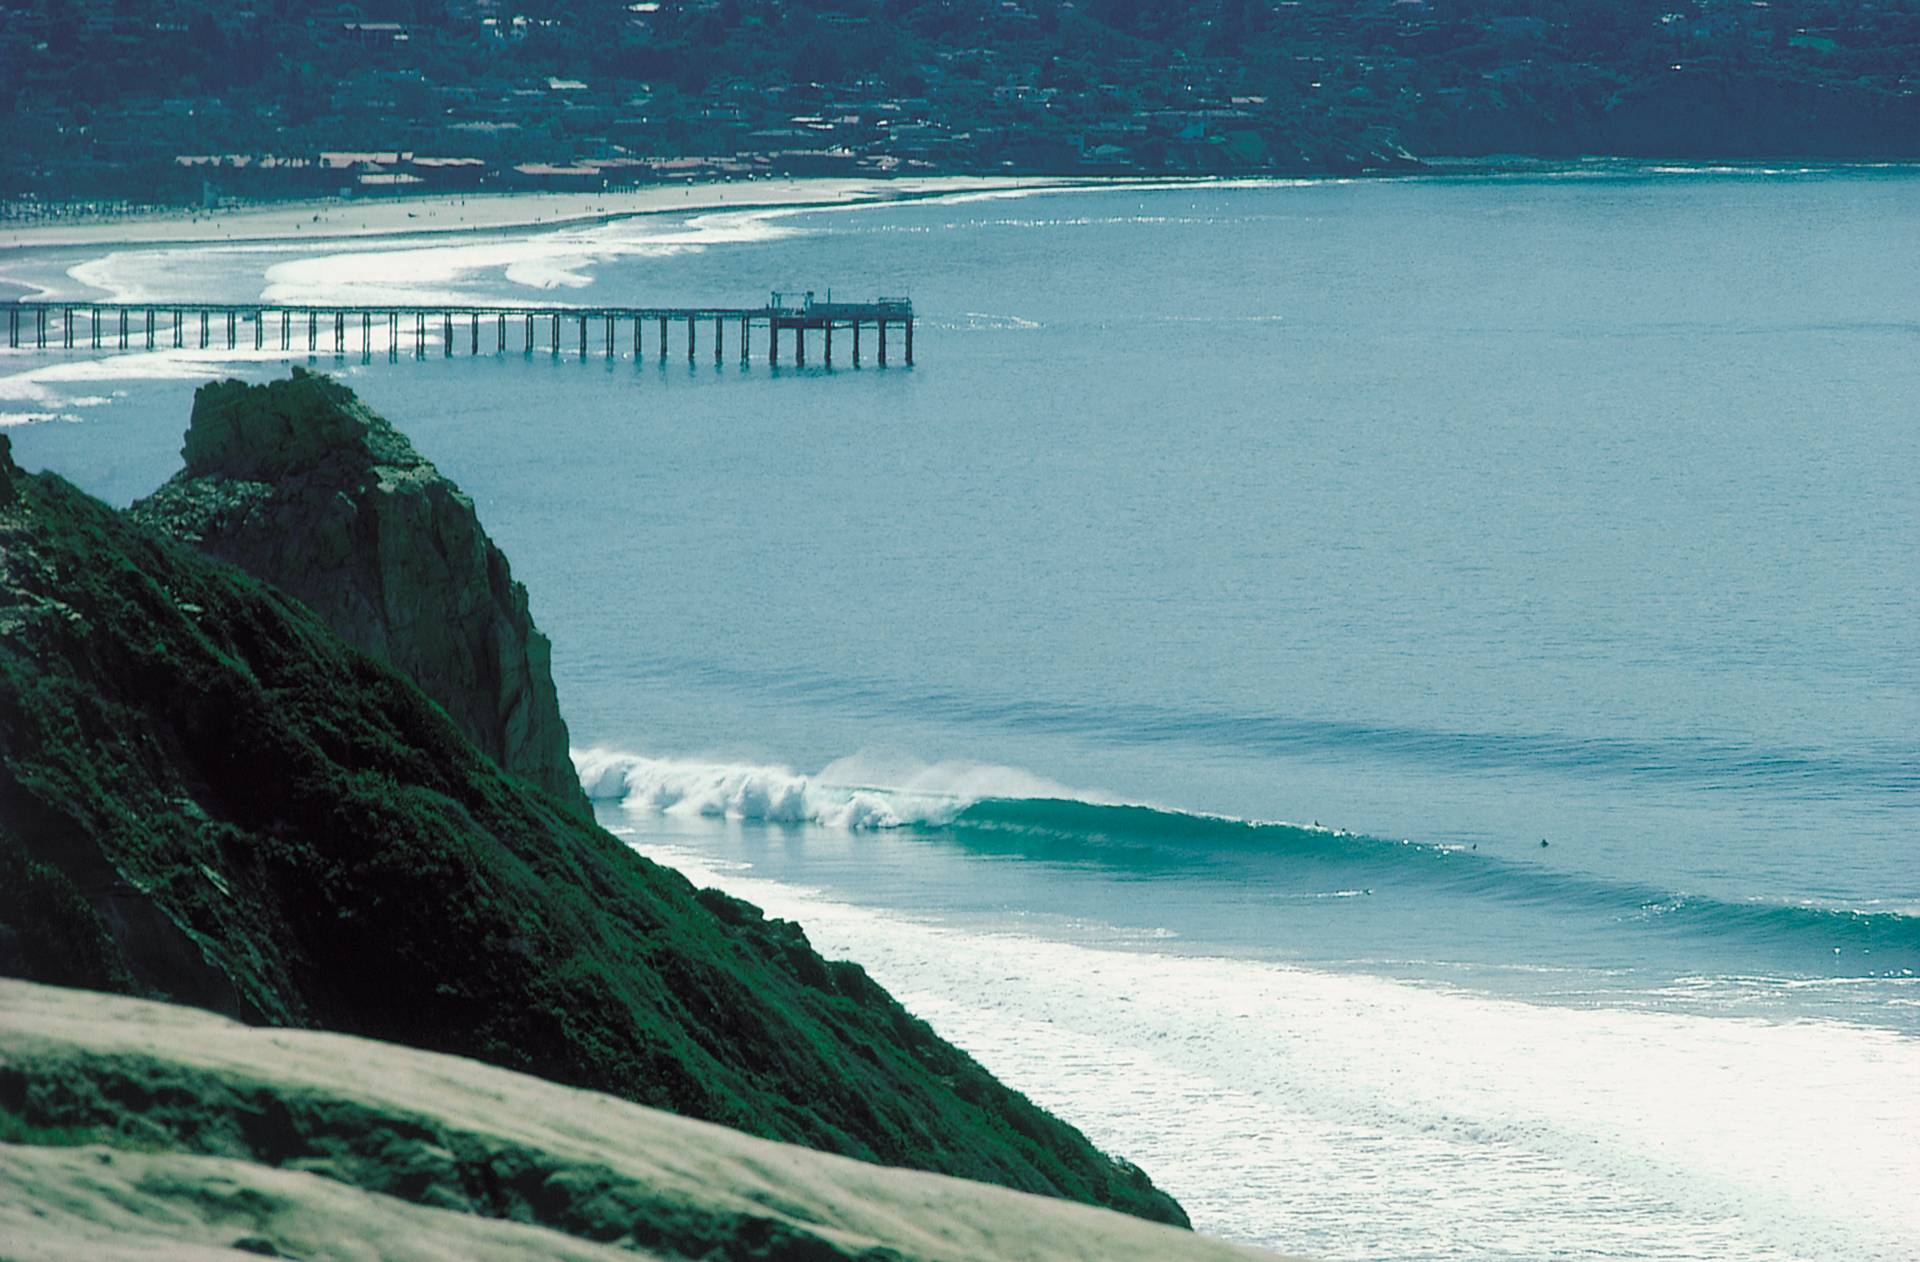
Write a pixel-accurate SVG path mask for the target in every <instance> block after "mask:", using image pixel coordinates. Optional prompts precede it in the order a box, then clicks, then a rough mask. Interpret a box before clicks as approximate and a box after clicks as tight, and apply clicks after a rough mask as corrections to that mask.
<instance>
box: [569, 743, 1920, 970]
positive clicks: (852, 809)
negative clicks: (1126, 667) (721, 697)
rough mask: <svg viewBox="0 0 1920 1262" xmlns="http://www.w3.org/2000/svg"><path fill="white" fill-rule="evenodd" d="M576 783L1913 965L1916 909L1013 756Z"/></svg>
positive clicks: (657, 768)
mask: <svg viewBox="0 0 1920 1262" xmlns="http://www.w3.org/2000/svg"><path fill="white" fill-rule="evenodd" d="M574 763H575V765H576V767H577V768H578V770H579V772H580V779H581V783H582V784H583V785H584V786H585V788H586V791H587V795H588V796H589V797H591V798H594V799H596V800H599V801H606V802H619V803H622V804H623V805H624V806H625V807H626V808H627V809H629V810H635V811H643V812H650V813H659V814H668V815H691V816H705V817H713V818H728V819H741V820H752V821H760V822H764V823H772V824H787V825H800V824H812V825H819V826H824V827H829V828H845V829H853V830H865V831H882V830H897V829H910V830H921V831H929V832H931V831H936V830H938V831H945V832H949V833H952V834H954V835H957V836H961V837H963V838H966V839H969V840H973V841H983V842H991V843H992V844H994V845H995V846H997V847H1003V848H1008V849H1011V850H1012V851H1013V852H1014V853H1016V854H1019V853H1023V852H1031V853H1033V854H1035V855H1040V854H1046V855H1049V856H1056V857H1057V856H1059V855H1061V854H1062V853H1071V854H1074V855H1076V856H1077V857H1082V858H1087V859H1092V860H1105V861H1108V862H1113V863H1124V864H1126V865H1128V866H1140V867H1146V868H1152V867H1153V866H1155V865H1156V864H1157V863H1159V862H1164V861H1166V860H1165V859H1161V858H1157V857H1156V856H1166V857H1167V858H1179V857H1191V856H1192V855H1194V854H1195V853H1196V852H1200V851H1208V852H1213V853H1228V852H1239V853H1242V854H1244V853H1247V852H1256V853H1257V854H1258V855H1260V856H1261V857H1262V858H1264V859H1271V860H1277V861H1279V862H1280V863H1282V864H1283V865H1284V866H1283V869H1281V870H1283V871H1284V872H1285V873H1286V874H1289V875H1291V876H1294V877H1298V878H1301V879H1308V880H1311V881H1312V882H1313V883H1314V884H1315V886H1316V887H1317V888H1322V889H1326V888H1335V889H1356V890H1362V891H1371V890H1372V889H1373V888H1376V887H1378V888H1381V889H1387V888H1395V887H1399V888H1412V889H1415V890H1420V891H1425V892H1430V893H1448V894H1453V895H1460V896H1465V897H1468V898H1471V899H1475V900H1479V901H1483V902H1492V903H1496V904H1497V903H1507V904H1513V905H1529V906H1535V907H1540V906H1546V907H1564V908H1566V909H1568V910H1569V911H1573V910H1578V911H1580V912H1582V913H1586V914H1588V915H1594V914H1597V915H1599V916H1602V917H1606V918H1610V919H1612V920H1615V921H1618V922H1621V923H1625V924H1633V925H1636V926H1638V927H1640V928H1642V929H1643V930H1644V931H1646V932H1648V933H1654V934H1663V935H1674V936H1680V937H1694V936H1704V937H1708V938H1714V939H1734V940H1739V941H1745V942H1756V943H1765V944H1768V945H1772V946H1775V947H1786V948H1792V949H1797V950H1798V951H1800V952H1815V951H1820V952H1824V951H1834V952H1842V951H1844V952H1846V953H1847V954H1848V955H1850V956H1851V955H1853V954H1856V953H1858V952H1862V951H1864V952H1869V953H1871V954H1872V955H1873V956H1874V957H1875V959H1876V961H1877V963H1878V964H1879V965H1880V966H1881V967H1898V966H1901V965H1905V966H1907V967H1911V968H1917V969H1920V909H1917V908H1894V907H1885V906H1874V907H1849V906H1833V905H1822V904H1818V903H1811V902H1809V903H1787V902H1774V901H1766V900H1758V899H1756V900H1731V899H1722V898H1715V897H1711V896H1708V895H1701V894H1692V893H1686V892H1683V891H1675V890H1669V889H1662V888H1659V887H1657V886H1653V885H1647V884H1642V883H1638V882H1633V881H1620V880H1609V879H1607V878H1604V877H1600V876H1595V875H1592V874H1589V873H1584V872H1576V871H1567V870H1563V869H1559V868H1553V867H1548V866H1546V865H1544V864H1534V863H1526V862H1520V861H1516V860H1513V859H1508V858H1503V857H1500V856H1497V855H1493V854H1486V853H1481V852H1478V851H1469V850H1466V849H1463V848H1461V847H1459V846H1454V845H1440V844H1434V843H1424V842H1417V841H1405V840H1400V841H1395V840H1390V839H1384V838H1378V837H1369V836H1365V835H1362V834H1357V833H1351V832H1347V831H1344V830H1341V829H1335V828H1326V827H1321V826H1319V825H1302V824H1293V823H1286V822H1283V821H1278V820H1249V819H1238V818H1234V817H1231V816H1223V815H1211V814H1205V813H1201V812H1194V811H1181V810H1173V809H1169V808H1166V807H1162V806H1154V805H1148V804H1144V803H1136V802H1127V801H1124V800H1121V799H1119V798H1115V797H1112V796H1109V795H1104V794H1092V793H1084V792H1080V791H1076V790H1073V789H1070V788H1068V787H1067V786H1065V785H1061V784H1058V783H1055V782H1053V781H1049V780H1046V779H1045V778H1043V777H1040V776H1035V775H1033V774H1032V773H1030V772H1025V771H1021V770H1019V769H1018V768H1014V767H1005V766H995V765H981V764H970V763H937V764H933V765H919V764H912V763H900V762H893V763H888V762H884V761H881V760H877V759H875V758H873V757H871V756H856V757H854V758H847V759H841V760H840V761H838V762H834V763H831V764H829V765H828V766H826V767H824V768H822V769H821V770H820V771H819V772H818V773H815V774H805V773H801V772H797V771H794V770H792V769H791V768H788V767H783V766H774V765H760V764H753V763H731V762H700V761H692V760H682V759H669V758H649V757H644V756H641V755H636V754H628V753H622V752H619V751H616V750H607V749H589V750H579V751H575V753H574Z"/></svg>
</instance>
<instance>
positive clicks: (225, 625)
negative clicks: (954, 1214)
mask: <svg viewBox="0 0 1920 1262" xmlns="http://www.w3.org/2000/svg"><path fill="white" fill-rule="evenodd" d="M8 873H31V874H33V876H32V879H33V880H34V881H35V882H37V885H36V887H35V888H37V889H44V890H47V891H51V893H50V895H49V897H48V898H47V899H45V900H38V899H20V898H13V899H4V898H0V967H4V968H7V969H10V970H12V971H15V972H18V973H21V974H22V975H25V976H29V977H31V978H34V979H36V980H64V981H67V982H75V981H78V982H82V983H84V984H88V985H93V986H97V987H101V988H107V989H122V990H129V991H133V992H136V993H144V994H149V995H155V996H161V997H169V998H173V999H176V1000H181V1001H185V1002H191V1003H195V1004H199V1005H202V1006H206V1007H212V1008H216V1009H220V1010H223V1011H227V1012H231V1013H236V1014H239V1015H241V1016H243V1017H245V1018H247V1019H250V1020H256V1021H264V1022H268V1023H274V1024H287V1025H299V1026H310V1027H324V1028H330V1029H338V1030H344V1031H348V1032H351V1033H356V1034H362V1035H366V1036H370V1037H374V1038H379V1039H385V1040H390V1041H393V1042H398V1043H406V1044H411V1045H414V1046H418V1047H425V1048H429V1049H432V1050H436V1051H446V1052H455V1053H459V1054H462V1055H467V1056H472V1057H477V1058H479V1059H482V1060H486V1061H490V1062H492V1063H494V1064H498V1065H502V1066H506V1067H508V1068H512V1069H517V1070H523V1071H527V1072H531V1073H535V1074H539V1075H541V1076H543V1077H547V1078H550V1079H554V1080H557V1081H561V1082H565V1083H569V1084H573V1085H577V1086H583V1087H590V1088H594V1089H597V1090H603V1091H610V1092H614V1093H616V1094H619V1095H622V1096H625V1097H627V1098H628V1099H632V1100H636V1101H639V1102H641V1103H644V1104H649V1105H655V1106H659V1107H663V1108H667V1109H671V1110H673V1111H675V1112H679V1113H683V1114H687V1115H690V1116H694V1117H699V1118H704V1119H708V1120H711V1121H716V1122H721V1123H724V1124H726V1125H729V1126H733V1127H737V1128H739V1129H741V1130H744V1131H747V1132H750V1133H753V1134H757V1135H764V1136H768V1137H772V1138H777V1139H784V1140H790V1141H793V1142H797V1143H802V1144H807V1145H810V1146H813V1147H816V1148H821V1149H825V1150H828V1151H833V1152H839V1153H845V1154H849V1155H852V1156H857V1157H862V1158H866V1159H869V1160H874V1161H880V1162H885V1163H888V1164H895V1165H905V1166H913V1167H918V1168H920V1169H926V1170H936V1171H940V1172H943V1173H948V1174H955V1175H961V1176H963V1177H969V1178H975V1179H981V1180H985V1181H989V1182H994V1183H1000V1184H1004V1185H1007V1186H1010V1187H1016V1188H1021V1189H1025V1190H1029V1191H1035V1192H1042V1193H1048V1194H1052V1195H1058V1196H1064V1197H1068V1198H1072V1199H1077V1200H1083V1201H1088V1202H1092V1203H1095V1204H1100V1205H1107V1206H1111V1207H1113V1208H1115V1209H1120V1210H1124V1211H1127V1212H1130V1213H1134V1214H1138V1215H1141V1216H1144V1217H1148V1218H1154V1219H1158V1220H1162V1221H1171V1222H1184V1221H1185V1220H1184V1216H1183V1215H1182V1213H1181V1211H1180V1208H1179V1206H1178V1205H1176V1204H1175V1203H1174V1202H1173V1201H1172V1200H1171V1198H1169V1197H1167V1196H1166V1195H1165V1194H1164V1193H1161V1192H1160V1191H1158V1190H1157V1189H1155V1188H1154V1187H1153V1185H1152V1184H1151V1183H1150V1182H1149V1181H1148V1179H1147V1178H1146V1176H1145V1175H1144V1174H1142V1173H1141V1172H1140V1171H1139V1170H1137V1169H1135V1168H1134V1167H1132V1166H1130V1165H1127V1164H1126V1163H1125V1162H1122V1161H1117V1160H1113V1159H1110V1158H1108V1157H1106V1156H1104V1155H1102V1154H1101V1153H1099V1152H1098V1151H1097V1150H1095V1149H1094V1148H1093V1147H1092V1146H1091V1145H1090V1144H1089V1143H1088V1142H1087V1140H1086V1139H1085V1137H1083V1136H1082V1135H1080V1134H1079V1133H1078V1132H1077V1131H1075V1130H1074V1129H1073V1128H1072V1127H1070V1126H1067V1125H1066V1124H1065V1123H1063V1122H1061V1121H1059V1120H1058V1119H1056V1118H1054V1117H1052V1116H1050V1115H1048V1114H1046V1113H1044V1112H1042V1111H1041V1110H1039V1109H1038V1108H1036V1107H1035V1106H1034V1105H1032V1104H1031V1103H1030V1102H1028V1101H1027V1100H1026V1099H1025V1098H1024V1097H1022V1096H1020V1095H1018V1094H1017V1093H1015V1092H1012V1091H1010V1090H1008V1089H1007V1088H1006V1087H1004V1086H1002V1085H1001V1084H1000V1083H998V1082H997V1081H995V1080H994V1079H993V1078H992V1077H991V1076H990V1075H988V1074H987V1073H986V1071H985V1070H983V1069H982V1068H981V1067H980V1066H979V1065H977V1064H976V1063H975V1062H974V1061H973V1060H972V1059H971V1058H969V1057H968V1056H966V1055H965V1054H964V1053H963V1052H960V1051H959V1050H958V1049H956V1048H954V1047H952V1046H950V1045H948V1044H947V1043H945V1042H943V1041H942V1040H941V1039H940V1038H939V1037H938V1036H937V1035H936V1034H935V1033H934V1032H933V1031H932V1030H931V1029H930V1028H929V1027H928V1026H927V1025H926V1024H925V1023H923V1022H921V1021H918V1020H916V1019H915V1018H914V1017H912V1016H911V1015H910V1014H909V1013H907V1012H906V1011H905V1010H904V1009H903V1008H901V1007H900V1005H899V1004H897V1003H896V1002H894V1001H893V999H892V998H891V997H890V996H888V995H887V994H886V992H885V991H883V990H882V989H881V988H880V987H879V986H878V985H876V984H875V983H874V982H872V981H871V980H870V979H869V978H868V977H867V976H866V974H865V973H864V972H863V971H862V970H861V969H860V968H858V967H857V966H855V965H852V964H845V963H828V962H826V961H824V960H822V959H821V958H820V957H819V956H818V955H816V954H815V953H814V952H813V950H812V949H811V947H810V946H809V945H808V944H807V941H806V938H805V936H804V934H802V932H801V931H800V930H799V928H798V927H796V926H794V925H791V924H787V923H784V922H781V921H770V920H767V919H765V918H764V917H762V916H761V914H760V913H759V912H758V910H756V909H755V908H753V907H751V906H749V905H747V904H745V903H741V902H739V901H737V900H735V899H731V898H728V897H726V896H724V895H721V894H718V893H715V892H713V891H696V890H695V889H694V888H693V886H692V885H691V884H690V883H689V882H687V881H686V880H685V878H683V877H681V876H680V875H679V874H677V873H675V872H672V871H670V870H668V869H665V868H662V867H660V866H658V865H656V864H653V863H650V862H648V861H647V860H645V859H643V858H641V857H639V856H638V855H636V854H634V853H633V852H632V851H631V850H630V849H628V848H627V847H626V846H624V845H622V844H621V843H620V842H619V841H617V840H616V839H615V838H613V837H612V836H610V835H609V834H607V833H606V832H604V831H602V830H600V829H599V828H597V827H595V826H593V825H592V824H590V823H587V822H584V821H581V820H579V819H575V818H573V817H571V816H569V815H568V814H566V813H565V812H564V811H563V810H561V809H559V808H558V807H557V806H556V805H555V804H554V803H553V801H552V800H551V799H549V798H548V797H546V796H545V795H543V794H541V793H538V792H537V791H533V790H529V789H527V788H525V787H523V786H522V785H521V784H519V783H518V782H516V781H515V780H513V779H511V778H509V777H507V776H505V775H503V774H501V773H500V772H499V771H498V770H497V769H496V768H495V767H494V766H493V764H492V763H490V762H489V761H488V760H487V759H486V758H485V757H484V756H483V755H481V754H480V753H478V752H477V751H476V750H475V749H474V748H473V747H472V746H471V745H470V744H468V743H467V741H466V740H465V739H464V738H463V737H462V736H461V735H460V734H459V733H458V732H457V731H456V730H455V728H454V727H453V725H452V724H451V723H450V722H449V720H448V719H447V717H446V716H445V714H443V713H442V712H441V711H440V710H439V709H438V708H437V707H435V706H434V705H433V704H432V703H431V702H429V701H428V700H427V699H426V698H425V697H424V696H422V694H421V693H420V692H419V691H418V690H417V689H416V688H415V687H414V686H413V685H412V684H411V683H409V682H408V681H407V680H405V679H404V678H402V677H401V676H399V675H397V674H395V673H394V672H393V671H391V670H390V669H388V668H387V667H385V666H383V665H381V664H379V663H377V662H375V661H374V660H372V659H370V658H368V657H366V656H363V655H362V654H360V653H358V652H355V651H354V650H352V649H350V648H348V647H347V646H346V645H345V644H344V643H342V642H341V641H340V640H339V639H337V638H336V637H335V636H334V635H333V634H332V633H331V632H329V631H328V630H327V629H326V628H325V627H324V626H322V625H321V624H320V622H319V621H318V620H317V619H315V618H314V617H313V615H311V614H310V613H309V612H308V611H307V610H306V609H305V608H304V607H302V606H300V605H299V604H297V603H295V602H293V601H292V600H290V599H288V598H287V597H284V596H282V595H280V594H279V593H277V592H276V591H274V590H272V589H270V588H267V587H264V586H262V585H261V584H259V583H256V582H254V581H253V580H251V579H249V578H247V577H246V576H245V575H243V574H242V573H241V572H239V571H238V570H236V569H233V568H231V567H228V566H226V565H224V564H220V563H217V562H213V561H210V560H208V559H206V558H204V557H202V556H200V555H199V554H197V553H195V552H193V551H191V550H190V549H188V548H186V547H184V546H181V545H179V544H175V543H173V542H171V541H168V540H166V539H164V538H161V537H159V536H157V535H155V534H153V533H152V532H150V531H148V530H147V529H145V528H143V527H140V526H138V525H137V524H135V523H134V522H132V521H130V520H129V519H127V518H126V517H124V516H122V515H121V514H118V513H115V512H114V511H112V510H111V509H109V508H107V507H106V506H105V505H103V504H100V503H99V502H97V501H95V500H93V499H91V498H89V497H88V496H86V495H84V494H82V493H81V492H79V491H77V490H76V489H74V488H73V487H72V486H70V485H68V484H67V483H66V482H64V481H62V480H60V479H59V478H57V477H54V476H52V475H46V474H42V475H38V476H28V475H26V474H23V473H22V472H21V471H20V470H18V469H17V468H16V467H15V466H14V465H13V463H12V460H11V457H10V455H9V454H8V451H7V447H6V442H5V439H4V437H0V877H5V876H6V875H7V874H8ZM7 883H8V884H9V886H11V884H12V882H11V880H8V881H7ZM61 891H72V893H62V892H61ZM62 969H64V970H65V972H64V973H62V972H61V971H60V970H62Z"/></svg>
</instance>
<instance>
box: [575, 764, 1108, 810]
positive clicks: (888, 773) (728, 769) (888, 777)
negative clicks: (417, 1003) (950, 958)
mask: <svg viewBox="0 0 1920 1262" xmlns="http://www.w3.org/2000/svg"><path fill="white" fill-rule="evenodd" d="M573 762H574V767H575V769H576V770H577V771H578V772H579V774H580V783H581V785H582V786H583V787H584V788H585V789H586V791H587V796H588V797H590V798H594V799H597V800H601V801H620V802H623V803H624V804H625V805H626V806H627V808H628V809H629V810H634V811H644V812H656V813H660V814H666V815H696V816H708V817H715V818H725V819H746V820H757V821H761V822H764V823H774V824H820V825H824V826H826V827H829V828H849V829H887V828H908V827H916V826H922V825H938V824H946V823H951V822H952V821H953V820H954V819H955V818H956V817H958V816H959V814H960V813H961V812H962V811H964V810H966V809H967V808H968V807H969V806H972V805H973V804H975V803H976V802H981V801H985V800H988V799H993V798H1038V799H1051V798H1061V799H1067V798H1089V795H1082V794H1076V793H1075V791H1074V790H1071V789H1069V788H1067V787H1066V786H1065V785H1061V784H1056V783H1054V782H1053V781H1050V780H1047V779H1044V778H1043V777H1040V776H1036V775H1033V774H1032V773H1030V772H1026V771H1022V770H1020V769H1019V768H1017V767H1005V766H997V765H993V764H986V763H966V762H942V763H921V762H915V761H912V760H908V759H900V758H895V757H889V756H883V755H878V754H874V753H870V752H867V753H860V754H855V755H853V756H851V757H847V758H841V759H838V760H836V761H834V762H832V763H829V764H828V765H827V766H825V767H823V768H822V769H821V770H820V771H819V772H818V773H816V774H813V775H805V774H802V773H800V772H797V771H794V770H793V769H792V768H790V767H784V766H778V765H764V764H755V763H738V762H700V761H689V760H685V759H672V758H649V757H647V756H645V755H641V754H630V753H625V752H622V751H620V750H613V749H603V748H594V749H576V750H574V751H573ZM1091 796H1094V797H1097V796H1098V795H1091ZM1089 800H1090V798H1089Z"/></svg>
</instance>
